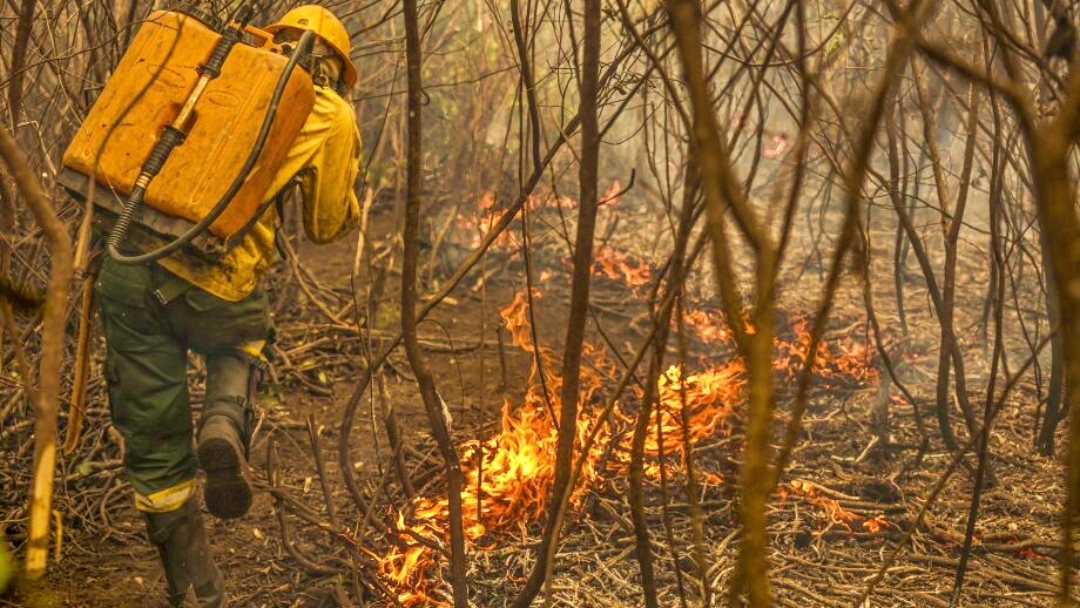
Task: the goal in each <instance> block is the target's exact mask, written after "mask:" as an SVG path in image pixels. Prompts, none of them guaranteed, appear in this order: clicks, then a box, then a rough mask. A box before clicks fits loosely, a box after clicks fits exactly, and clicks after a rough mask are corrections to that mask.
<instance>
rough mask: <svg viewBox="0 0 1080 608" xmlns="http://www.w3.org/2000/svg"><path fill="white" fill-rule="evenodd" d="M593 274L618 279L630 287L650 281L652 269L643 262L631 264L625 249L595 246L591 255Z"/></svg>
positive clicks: (639, 285)
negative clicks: (593, 253)
mask: <svg viewBox="0 0 1080 608" xmlns="http://www.w3.org/2000/svg"><path fill="white" fill-rule="evenodd" d="M593 258H594V262H593V274H595V275H599V276H605V277H608V278H610V279H620V280H622V281H623V282H624V283H626V284H627V285H629V286H630V287H641V286H642V285H648V284H649V282H650V281H652V269H651V268H650V267H649V265H648V264H646V263H645V262H639V263H637V264H633V263H631V262H630V256H629V254H627V253H626V252H625V251H620V250H618V249H615V248H614V247H610V246H608V245H601V246H600V247H597V249H596V254H595V255H594V256H593Z"/></svg>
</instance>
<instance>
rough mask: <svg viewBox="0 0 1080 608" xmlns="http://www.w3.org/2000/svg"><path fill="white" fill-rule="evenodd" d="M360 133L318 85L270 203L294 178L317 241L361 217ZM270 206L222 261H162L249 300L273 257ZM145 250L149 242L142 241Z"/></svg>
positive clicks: (219, 292) (203, 284)
mask: <svg viewBox="0 0 1080 608" xmlns="http://www.w3.org/2000/svg"><path fill="white" fill-rule="evenodd" d="M360 146H361V143H360V132H359V131H358V130H357V127H356V115H355V114H354V112H353V109H352V106H350V105H349V104H348V102H346V101H345V100H344V99H342V98H341V97H340V96H339V95H338V94H337V93H336V92H335V91H334V90H333V89H331V88H329V87H322V86H316V87H315V106H314V108H312V110H311V114H310V115H308V118H307V120H306V121H305V122H304V127H303V128H302V129H301V130H300V135H299V136H298V137H297V138H296V141H295V142H294V143H293V145H292V147H291V148H290V149H289V153H288V155H287V156H286V158H285V162H284V163H283V164H282V166H281V169H279V170H278V172H277V174H276V175H275V176H274V179H273V181H272V182H271V185H270V188H269V189H268V190H267V193H266V198H265V199H264V203H265V202H269V201H270V200H271V199H272V198H273V197H274V196H275V195H276V194H277V193H278V192H279V191H280V190H281V189H282V188H284V187H285V186H286V185H287V184H288V183H289V180H291V179H292V178H293V177H296V178H298V181H299V182H300V191H301V193H302V194H303V199H304V202H303V208H304V212H303V215H304V231H305V232H306V233H307V236H308V238H309V239H311V240H312V241H314V242H316V243H328V242H331V241H333V240H336V239H337V238H338V237H340V236H341V235H342V234H343V233H344V232H346V231H347V230H348V229H350V228H352V227H353V226H354V225H355V224H356V223H357V220H358V219H359V217H360V204H359V202H358V201H357V198H356V192H355V191H354V190H353V185H354V184H355V182H356V175H357V173H358V171H359V165H360ZM276 221H277V212H276V210H275V209H274V207H273V205H271V206H270V207H269V208H268V209H267V210H266V212H265V213H264V214H263V216H262V217H261V218H260V219H259V220H258V222H256V224H255V225H254V226H252V228H251V230H250V231H249V232H248V233H247V234H246V235H245V236H244V238H243V239H242V240H241V241H240V243H239V244H238V245H237V246H236V247H234V248H233V249H232V250H231V251H229V252H228V253H227V254H226V255H225V257H223V258H222V259H221V260H220V261H218V262H217V263H208V262H205V261H203V260H201V259H199V258H197V257H195V256H192V255H188V254H185V253H184V252H179V253H177V254H175V255H172V256H169V257H167V258H165V259H163V260H161V261H159V262H158V263H159V264H161V265H162V266H163V267H165V268H166V269H167V270H168V271H169V272H172V273H173V274H175V275H177V276H179V277H181V278H183V279H185V280H186V281H188V282H190V283H191V284H193V285H195V286H196V287H199V288H200V289H202V290H204V291H206V292H209V293H211V294H213V295H215V296H217V297H219V298H222V299H224V300H228V301H230V302H237V301H239V300H242V299H244V298H245V297H247V296H248V295H249V294H250V293H251V292H252V291H253V290H254V289H255V286H256V285H257V284H258V281H259V277H261V276H262V274H263V273H264V272H265V271H266V269H267V268H268V267H269V266H270V263H271V262H272V261H273V259H274V254H275V247H274V224H275V223H276ZM137 244H138V245H139V246H140V248H142V247H144V246H147V245H151V244H150V243H137Z"/></svg>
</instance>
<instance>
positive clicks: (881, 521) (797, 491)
mask: <svg viewBox="0 0 1080 608" xmlns="http://www.w3.org/2000/svg"><path fill="white" fill-rule="evenodd" d="M787 487H788V488H789V489H790V490H791V493H792V494H794V495H795V496H797V497H799V498H801V499H803V500H805V501H806V502H808V503H810V504H812V505H814V506H817V507H818V508H820V509H821V512H822V513H823V519H824V520H825V522H826V523H827V524H828V525H830V526H841V527H843V528H844V529H846V530H848V531H849V532H854V531H855V528H853V527H852V525H858V526H859V527H860V528H862V529H863V530H865V531H867V532H870V533H871V534H877V533H879V532H881V531H882V530H884V529H885V528H891V527H892V525H893V524H892V523H891V522H889V520H887V519H886V518H885V514H884V513H879V514H878V515H876V516H874V517H865V518H864V517H860V516H859V515H856V514H855V513H852V512H851V511H848V510H847V509H845V508H844V507H843V506H842V505H841V504H840V501H838V500H834V499H832V498H827V497H825V496H822V495H821V492H820V491H819V490H818V487H817V486H815V485H813V484H811V483H809V482H806V481H803V480H800V479H796V480H794V481H792V482H791V483H789V484H787ZM785 496H786V492H785Z"/></svg>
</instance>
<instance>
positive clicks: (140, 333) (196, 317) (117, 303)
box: [95, 256, 273, 512]
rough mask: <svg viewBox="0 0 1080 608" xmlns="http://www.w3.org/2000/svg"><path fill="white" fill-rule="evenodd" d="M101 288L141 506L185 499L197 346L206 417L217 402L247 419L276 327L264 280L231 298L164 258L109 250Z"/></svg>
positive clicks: (110, 372)
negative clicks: (256, 373)
mask: <svg viewBox="0 0 1080 608" xmlns="http://www.w3.org/2000/svg"><path fill="white" fill-rule="evenodd" d="M95 288H96V290H97V294H98V298H99V301H100V303H101V318H102V323H103V325H104V327H105V338H106V342H107V353H106V359H105V375H106V380H107V383H108V388H109V406H110V410H111V413H112V420H113V425H114V426H116V428H117V429H118V430H119V431H120V433H121V434H122V435H123V436H124V439H125V441H126V443H127V451H126V453H125V455H124V468H125V472H126V474H127V478H128V480H129V482H130V483H131V485H132V487H133V488H134V489H135V501H136V506H137V507H138V508H139V509H140V510H143V511H148V512H168V511H172V510H175V509H178V508H179V507H180V506H182V505H183V504H184V503H185V502H186V501H187V500H188V499H189V498H190V497H191V496H192V495H193V494H194V479H195V472H196V470H197V466H198V464H197V460H196V456H195V451H194V449H193V446H192V415H191V414H192V413H191V404H190V402H189V396H188V383H187V369H188V349H191V350H193V351H195V352H196V353H198V354H199V355H202V356H203V357H205V359H206V367H207V381H206V384H207V387H206V399H205V403H204V406H203V416H204V419H205V417H206V415H207V412H209V411H211V410H214V411H215V412H217V413H224V414H226V415H228V416H229V417H231V418H233V419H234V420H236V422H237V425H238V427H239V428H240V429H245V428H246V427H247V423H248V420H249V418H248V416H249V414H250V409H249V408H250V404H249V403H248V395H249V383H250V379H251V377H252V366H253V365H254V364H256V362H257V361H258V350H259V348H261V345H262V344H263V343H265V341H266V340H269V339H270V337H271V333H272V330H273V327H272V324H271V321H270V314H269V306H268V301H267V298H266V295H265V294H264V293H263V292H262V291H261V290H259V289H256V290H255V292H253V293H252V294H251V295H250V296H248V297H247V298H245V299H244V300H241V301H239V302H228V301H226V300H222V299H220V298H218V297H216V296H213V295H211V294H209V293H207V292H205V291H203V290H201V289H199V288H198V287H195V286H193V285H191V284H190V283H187V282H186V281H184V280H183V279H180V278H179V277H177V276H175V275H173V274H171V273H169V272H168V271H166V270H165V269H163V268H161V267H160V266H158V265H157V264H148V265H139V266H127V265H121V264H117V263H116V262H113V261H112V260H111V259H110V258H108V256H106V257H105V260H104V262H103V266H102V268H101V273H100V274H99V276H98V280H97V282H96V284H95ZM215 408H217V409H215ZM245 439H246V438H245Z"/></svg>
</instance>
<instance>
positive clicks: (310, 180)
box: [95, 6, 360, 607]
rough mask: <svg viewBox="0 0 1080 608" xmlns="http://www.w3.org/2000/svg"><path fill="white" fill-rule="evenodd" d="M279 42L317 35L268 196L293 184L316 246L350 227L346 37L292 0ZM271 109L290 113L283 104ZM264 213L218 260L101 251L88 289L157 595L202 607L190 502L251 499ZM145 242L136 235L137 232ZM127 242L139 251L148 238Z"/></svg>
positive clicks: (328, 16) (229, 504) (352, 161)
mask: <svg viewBox="0 0 1080 608" xmlns="http://www.w3.org/2000/svg"><path fill="white" fill-rule="evenodd" d="M266 30H267V31H269V32H270V33H272V34H274V36H275V41H276V42H278V43H279V44H286V43H289V42H293V41H295V40H297V39H299V37H300V35H301V34H302V33H303V31H304V30H313V31H314V32H315V33H316V34H317V38H316V43H315V45H314V48H313V50H312V57H311V61H310V63H309V65H307V67H308V68H309V71H310V72H311V74H312V80H313V82H314V83H315V93H316V95H315V105H314V109H313V110H312V111H311V114H310V115H309V117H308V118H307V120H306V122H305V124H304V127H303V129H302V131H301V133H300V135H299V137H298V138H297V139H296V141H295V143H294V144H293V146H292V147H291V148H290V150H289V153H288V156H287V158H286V160H285V163H284V165H283V166H282V168H281V170H280V171H279V172H278V173H277V175H276V176H275V178H274V180H273V182H272V184H271V187H270V188H269V189H268V192H267V194H266V199H265V200H267V201H269V200H270V199H272V198H273V197H274V196H275V195H276V194H278V193H279V192H281V191H283V190H285V189H286V188H288V187H289V186H290V185H291V184H293V183H299V187H300V191H301V193H302V194H303V223H304V229H305V232H306V233H307V236H308V238H310V239H311V240H312V241H314V242H316V243H327V242H330V241H333V240H335V239H337V238H339V237H340V236H342V235H343V234H344V233H345V232H346V231H347V230H348V229H350V228H351V227H353V226H354V225H355V224H356V223H357V219H358V217H359V205H358V203H357V198H356V194H355V192H354V191H353V186H354V182H355V181H356V177H357V172H358V166H359V159H360V134H359V132H358V130H357V126H356V117H355V114H354V112H353V108H352V106H351V104H350V103H349V102H348V101H346V97H348V91H350V90H351V89H352V87H353V85H354V84H355V83H356V69H355V68H354V67H353V65H352V62H351V61H350V60H349V46H350V43H349V36H348V33H347V32H346V30H345V27H344V26H343V25H342V24H341V22H340V21H338V19H337V18H336V17H335V16H334V15H333V14H332V13H331V12H330V11H328V10H326V9H324V8H322V7H318V6H301V7H299V8H295V9H293V10H290V11H289V12H287V13H286V14H285V15H284V16H283V17H282V18H281V20H280V21H278V22H277V23H275V24H273V25H271V26H270V27H268V28H266ZM281 111H289V109H288V108H282V110H281ZM276 222H277V213H276V212H275V209H274V207H273V206H272V205H271V206H269V210H268V211H267V212H266V213H265V214H264V216H263V217H262V218H260V219H259V221H258V223H257V224H256V225H255V226H254V228H253V229H252V230H251V231H250V232H249V233H248V234H247V235H246V236H245V237H244V238H243V240H242V241H241V242H240V243H239V244H238V245H237V246H236V247H235V248H234V249H232V250H231V251H230V252H229V253H227V254H226V256H225V257H224V258H223V259H221V260H220V261H219V262H217V263H213V264H211V263H206V262H201V261H200V260H199V259H198V258H195V257H194V256H186V255H184V254H183V253H180V254H174V255H172V256H169V257H167V258H164V259H162V260H161V261H160V262H157V263H152V264H147V265H122V264H119V263H116V262H115V261H112V260H111V259H110V258H109V256H105V259H104V262H103V265H102V268H101V272H100V274H99V278H98V279H97V282H96V283H95V288H96V290H97V293H98V296H99V301H100V302H101V317H102V320H103V325H104V328H105V337H106V342H107V356H106V362H105V365H106V369H105V372H106V379H107V383H108V391H109V404H110V409H111V414H112V420H113V424H114V425H115V426H116V428H117V429H119V430H120V432H121V433H122V434H123V436H124V439H125V443H126V452H125V455H124V468H125V473H126V476H127V479H128V480H129V481H130V483H131V485H132V487H133V489H134V492H135V505H136V508H137V509H138V510H140V511H142V512H143V513H144V514H145V517H146V522H147V531H148V534H149V537H150V541H151V543H153V544H154V546H155V547H156V548H157V549H158V553H159V554H160V556H161V561H162V564H163V566H164V570H165V575H166V579H167V582H168V593H169V601H170V602H171V603H172V604H173V605H176V606H178V605H180V604H181V603H182V602H184V600H185V598H186V597H187V596H188V594H189V593H191V590H193V591H194V595H195V597H196V598H197V599H198V601H199V604H200V605H202V606H210V607H219V606H225V605H227V597H226V593H225V586H224V582H223V579H222V576H221V572H220V571H219V570H218V567H217V566H216V564H215V563H214V560H213V557H212V555H211V553H210V547H209V543H208V542H207V535H206V529H205V527H204V524H203V520H202V517H201V515H200V509H199V505H198V501H197V500H193V498H195V496H196V485H195V475H196V471H197V469H198V468H202V469H203V470H204V471H205V473H206V484H205V488H204V489H203V495H204V499H205V501H206V506H207V509H208V510H209V511H210V513H211V514H213V515H215V516H217V517H219V518H222V519H234V518H238V517H241V516H243V515H244V514H245V513H246V512H247V510H248V507H249V506H250V505H251V497H252V487H251V482H250V479H249V477H248V471H247V450H248V447H249V442H250V440H251V432H252V421H253V409H252V408H253V404H252V403H251V394H252V393H251V388H252V387H253V383H254V378H255V377H256V371H257V368H259V367H260V366H261V365H262V364H263V363H264V360H263V355H262V353H263V350H264V348H265V347H266V345H267V343H268V341H269V340H271V339H272V334H273V328H272V325H271V321H270V313H269V308H268V301H267V297H266V294H265V293H264V292H263V291H262V290H261V289H259V287H258V286H257V283H258V280H259V277H260V275H261V274H262V273H263V272H264V271H265V270H266V269H267V267H268V266H269V265H270V263H271V261H272V259H273V256H274V252H275V243H274V240H275V228H274V227H275V224H276ZM142 238H143V239H144V240H145V237H142ZM129 244H131V245H133V246H135V247H136V248H138V249H143V248H149V247H153V246H155V245H160V243H150V242H139V240H138V239H137V238H132V239H130V240H129ZM188 349H191V350H193V351H194V352H195V353H197V354H199V355H201V356H202V357H203V358H204V359H205V362H206V396H205V398H204V400H203V406H202V415H201V417H200V419H199V422H198V427H197V432H196V437H195V440H196V441H195V445H196V446H197V448H196V449H195V450H193V449H192V434H193V430H192V411H191V405H190V403H189V396H188V384H187V367H188V365H187V363H188Z"/></svg>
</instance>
